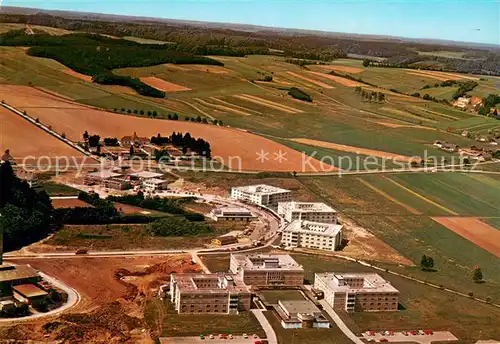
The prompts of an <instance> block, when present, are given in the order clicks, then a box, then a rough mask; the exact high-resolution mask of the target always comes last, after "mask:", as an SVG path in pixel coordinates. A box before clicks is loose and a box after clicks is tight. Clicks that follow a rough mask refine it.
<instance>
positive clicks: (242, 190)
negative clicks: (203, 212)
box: [231, 184, 292, 208]
mask: <svg viewBox="0 0 500 344" xmlns="http://www.w3.org/2000/svg"><path fill="white" fill-rule="evenodd" d="M231 198H232V199H237V200H242V201H246V202H250V203H254V204H258V205H262V206H266V207H271V208H276V207H278V203H279V202H288V201H291V200H292V192H291V191H290V190H286V189H282V188H278V187H276V186H271V185H265V184H259V185H249V186H239V187H233V188H232V189H231Z"/></svg>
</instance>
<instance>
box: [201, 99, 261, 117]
mask: <svg viewBox="0 0 500 344" xmlns="http://www.w3.org/2000/svg"><path fill="white" fill-rule="evenodd" d="M210 99H211V100H213V101H215V102H217V103H220V104H222V105H225V106H228V107H231V108H236V109H239V110H241V111H243V112H247V113H253V114H256V115H262V112H260V111H256V110H252V109H248V108H246V107H243V106H239V105H236V104H232V103H229V102H226V101H225V100H222V99H219V98H217V97H210Z"/></svg>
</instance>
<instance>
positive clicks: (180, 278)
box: [170, 273, 252, 314]
mask: <svg viewBox="0 0 500 344" xmlns="http://www.w3.org/2000/svg"><path fill="white" fill-rule="evenodd" d="M170 300H171V301H172V303H173V304H174V306H175V310H176V311H177V312H178V313H179V314H237V313H238V312H239V311H242V310H248V309H250V306H251V300H252V295H251V293H250V290H249V288H248V287H247V286H246V285H245V284H244V283H243V281H242V280H241V279H240V278H238V276H235V275H232V274H226V273H220V274H202V273H184V274H171V275H170Z"/></svg>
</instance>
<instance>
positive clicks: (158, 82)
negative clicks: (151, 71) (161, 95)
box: [139, 76, 191, 92]
mask: <svg viewBox="0 0 500 344" xmlns="http://www.w3.org/2000/svg"><path fill="white" fill-rule="evenodd" d="M139 79H140V80H141V81H142V82H143V83H145V84H147V85H149V86H151V87H154V88H156V89H158V90H160V91H163V92H181V91H191V89H190V88H187V87H184V86H181V85H177V84H174V83H172V82H168V81H165V80H163V79H160V78H157V77H154V76H148V77H143V78H139Z"/></svg>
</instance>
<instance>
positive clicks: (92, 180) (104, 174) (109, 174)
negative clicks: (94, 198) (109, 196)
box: [84, 170, 121, 185]
mask: <svg viewBox="0 0 500 344" xmlns="http://www.w3.org/2000/svg"><path fill="white" fill-rule="evenodd" d="M120 176H121V173H116V172H113V171H110V170H102V171H97V172H91V173H88V174H87V175H86V176H85V178H84V184H86V185H92V184H96V183H102V182H103V181H105V180H107V179H111V178H118V177H120Z"/></svg>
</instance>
